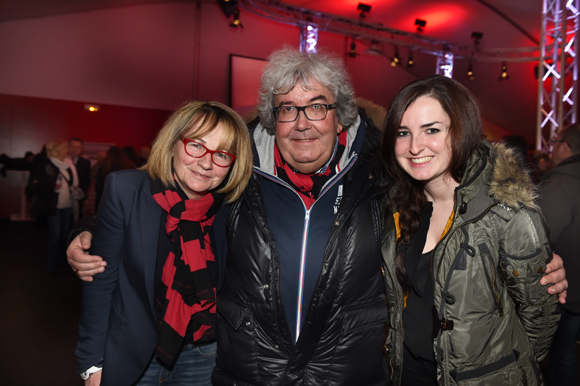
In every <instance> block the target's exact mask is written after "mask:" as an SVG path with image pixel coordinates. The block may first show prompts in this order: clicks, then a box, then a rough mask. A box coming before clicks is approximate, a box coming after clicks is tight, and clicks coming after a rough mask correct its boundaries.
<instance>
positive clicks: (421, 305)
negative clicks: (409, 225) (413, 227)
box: [403, 202, 435, 362]
mask: <svg viewBox="0 0 580 386" xmlns="http://www.w3.org/2000/svg"><path fill="white" fill-rule="evenodd" d="M432 212H433V205H432V204H431V203H430V202H428V203H427V205H426V207H425V209H424V210H423V214H422V219H421V224H420V225H419V229H418V231H417V233H416V234H415V235H414V236H413V238H412V239H411V242H410V243H409V246H408V247H407V248H406V251H405V260H404V262H405V263H404V264H405V270H406V271H407V281H408V285H409V287H410V289H409V295H408V297H407V305H406V307H405V309H404V310H403V326H404V330H405V345H406V346H407V348H408V349H409V351H411V353H412V354H413V355H414V356H415V357H418V358H421V359H423V360H427V361H432V362H435V355H434V353H433V331H434V323H433V315H435V314H434V307H433V285H432V283H431V255H432V252H431V251H430V252H427V253H422V252H423V248H424V247H425V242H426V240H427V231H428V230H429V224H430V220H431V214H432Z"/></svg>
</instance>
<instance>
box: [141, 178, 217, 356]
mask: <svg viewBox="0 0 580 386" xmlns="http://www.w3.org/2000/svg"><path fill="white" fill-rule="evenodd" d="M150 186H151V193H152V194H153V199H154V200H155V201H156V202H157V203H158V204H159V206H161V207H162V208H163V210H165V211H166V212H167V213H168V215H167V223H166V231H167V234H168V235H169V236H170V237H171V240H172V242H173V246H172V248H171V252H170V253H169V255H168V257H167V260H166V261H165V265H164V267H163V275H162V282H163V286H164V288H163V289H166V291H160V293H164V294H165V298H161V297H160V296H159V294H158V296H157V299H156V302H155V306H156V307H157V308H158V309H159V310H160V311H161V313H162V319H161V322H160V329H159V341H158V345H157V349H156V350H155V353H156V355H157V356H158V357H159V359H161V360H162V361H163V362H165V363H166V364H168V365H171V364H173V362H174V361H175V358H176V356H177V354H178V353H179V350H180V349H181V346H182V344H183V340H184V337H185V333H186V331H187V328H188V326H189V324H190V323H192V329H193V340H194V342H199V343H202V342H206V341H210V340H213V339H214V338H215V313H216V285H217V266H216V263H215V258H214V255H213V252H212V250H211V241H210V236H209V235H210V232H209V231H210V229H211V226H212V224H213V220H214V216H215V213H216V212H217V210H218V209H219V207H220V205H221V202H222V199H223V197H222V196H221V195H216V194H211V193H210V194H207V195H205V196H204V197H202V198H201V199H199V200H191V199H188V198H187V196H186V195H185V193H184V192H183V191H182V190H181V188H179V186H177V188H175V187H173V186H171V187H167V186H164V185H163V184H162V183H161V181H159V180H151V184H150Z"/></svg>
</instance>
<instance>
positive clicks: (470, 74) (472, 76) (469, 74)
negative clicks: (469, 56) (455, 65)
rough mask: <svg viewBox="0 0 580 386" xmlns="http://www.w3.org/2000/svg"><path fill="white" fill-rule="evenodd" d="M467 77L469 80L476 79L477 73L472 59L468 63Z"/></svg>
mask: <svg viewBox="0 0 580 386" xmlns="http://www.w3.org/2000/svg"><path fill="white" fill-rule="evenodd" d="M467 78H468V79H469V80H474V79H475V74H474V73H473V62H472V61H471V60H470V61H469V64H468V65H467Z"/></svg>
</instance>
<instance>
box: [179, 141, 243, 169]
mask: <svg viewBox="0 0 580 386" xmlns="http://www.w3.org/2000/svg"><path fill="white" fill-rule="evenodd" d="M181 140H182V141H183V145H184V147H185V152H186V153H187V155H189V156H191V157H193V158H201V157H203V156H204V155H206V154H207V153H209V154H211V160H212V162H213V163H214V164H216V165H217V166H219V167H222V168H227V167H228V166H230V165H231V164H232V163H233V162H234V161H235V159H236V157H235V156H233V155H231V154H230V153H226V152H225V151H218V150H209V149H208V148H207V147H205V146H204V145H202V144H201V143H199V142H197V141H196V140H194V139H189V138H182V139H181Z"/></svg>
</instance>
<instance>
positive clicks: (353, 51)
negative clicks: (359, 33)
mask: <svg viewBox="0 0 580 386" xmlns="http://www.w3.org/2000/svg"><path fill="white" fill-rule="evenodd" d="M346 55H347V56H348V57H349V58H355V57H356V56H357V55H359V53H358V52H356V43H355V41H354V37H353V38H352V42H351V43H350V51H348V52H347V53H346Z"/></svg>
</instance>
